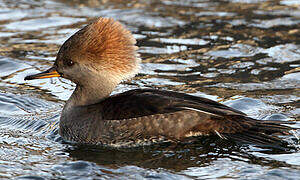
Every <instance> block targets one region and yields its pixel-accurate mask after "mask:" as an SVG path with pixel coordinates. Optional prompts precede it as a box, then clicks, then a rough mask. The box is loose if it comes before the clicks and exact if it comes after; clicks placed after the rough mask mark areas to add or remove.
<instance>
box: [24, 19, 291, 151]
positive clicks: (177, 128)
mask: <svg viewBox="0 0 300 180" xmlns="http://www.w3.org/2000/svg"><path fill="white" fill-rule="evenodd" d="M135 43H136V40H135V39H134V37H133V36H132V34H131V33H130V31H128V30H127V29H125V28H124V27H123V26H122V25H121V24H120V23H119V22H117V21H114V20H113V19H110V18H99V19H97V20H96V21H94V22H93V23H91V24H89V25H87V26H85V27H84V28H83V29H81V30H79V31H78V32H76V33H75V34H74V35H73V36H71V37H70V38H69V39H68V40H67V41H66V42H65V43H64V44H63V45H62V46H61V48H60V50H59V52H58V55H57V58H56V61H55V63H54V65H53V67H51V68H50V69H49V70H47V71H45V72H42V73H39V74H35V75H30V76H27V77H25V80H31V79H42V78H51V77H63V78H66V79H69V80H71V81H72V82H74V83H76V89H75V90H74V92H73V94H72V95H71V97H70V98H69V100H68V101H67V102H66V105H65V106H64V108H63V110H62V114H61V117H60V123H59V134H60V135H61V136H62V138H63V139H64V140H66V141H72V142H77V143H84V144H93V145H107V146H113V147H132V146H141V145H149V144H153V143H160V142H166V141H167V142H178V141H179V142H184V141H187V140H190V139H192V138H196V139H197V138H199V136H210V135H215V136H219V137H220V138H223V139H232V140H234V141H240V142H245V143H254V144H257V145H267V146H281V145H282V143H283V141H282V140H281V139H279V138H277V137H273V136H270V135H269V134H272V133H278V132H279V133H284V134H287V133H288V132H289V131H290V130H291V129H292V128H290V127H287V126H284V125H281V124H280V123H276V122H274V121H263V120H255V119H253V118H250V117H247V116H246V114H244V113H243V112H240V111H238V110H235V109H233V108H230V107H228V106H225V105H223V104H220V103H218V102H215V101H212V100H209V99H206V98H202V97H196V96H192V95H188V94H184V93H178V92H172V91H162V90H156V89H135V90H130V91H127V92H124V93H120V94H116V95H110V94H111V92H112V91H113V90H114V88H115V87H116V86H117V85H118V84H119V83H120V82H121V81H122V80H126V79H129V78H131V77H133V76H134V75H135V74H136V73H137V72H138V70H139V64H140V58H139V54H138V53H137V49H138V48H137V47H136V46H135Z"/></svg>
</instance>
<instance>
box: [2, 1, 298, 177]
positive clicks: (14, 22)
mask: <svg viewBox="0 0 300 180" xmlns="http://www.w3.org/2000/svg"><path fill="white" fill-rule="evenodd" d="M98 16H106V17H112V18H114V19H116V20H119V21H121V22H122V23H123V24H125V25H126V26H127V27H128V28H129V29H130V30H131V31H132V32H133V34H134V36H135V37H136V38H137V40H138V45H139V46H140V50H139V52H140V53H141V56H142V58H143V64H142V70H141V72H140V74H139V75H138V76H137V77H135V78H134V79H133V81H131V82H130V81H128V82H124V83H123V84H121V85H120V86H118V88H117V89H116V91H115V93H117V92H122V91H125V90H128V89H132V88H137V87H152V88H159V89H168V90H174V91H180V92H185V93H189V94H193V95H199V96H204V97H207V98H210V99H213V100H216V101H219V102H222V103H225V104H227V105H229V106H231V107H234V108H237V109H239V110H241V111H243V112H245V113H247V114H249V116H251V117H255V118H259V119H279V120H283V121H296V123H295V124H294V125H292V126H294V127H300V123H299V122H297V120H299V118H300V106H299V99H300V93H299V88H300V63H299V62H300V49H299V47H300V1H299V0H222V1H217V0H213V1H209V0H201V1H197V0H176V1H175V0H174V1H171V0H162V1H156V0H153V1H150V0H140V1H138V0H136V1H129V0H128V1H122V0H113V1H107V0H102V1H101V0H87V1H84V0H45V1H42V0H20V1H10V0H0V178H1V179H7V178H16V179H42V178H45V179H110V178H114V179H143V178H147V179H190V178H197V179H235V178H237V179H273V180H275V179H299V177H300V153H299V152H298V150H290V151H287V152H280V151H276V150H272V149H263V148H258V147H255V146H237V145H233V144H229V143H224V142H219V141H216V142H215V141H213V140H207V141H205V142H202V143H199V144H194V145H188V146H185V147H177V148H169V147H152V148H141V149H135V150H110V149H104V148H95V147H77V146H75V145H73V146H72V145H68V144H64V143H63V142H62V141H61V138H60V137H59V135H58V134H57V128H58V121H59V116H60V111H61V109H62V107H63V105H64V101H65V100H66V99H68V97H69V95H70V94H71V92H72V90H73V88H74V85H73V84H72V83H70V82H69V81H68V80H65V79H58V78H54V79H45V80H39V81H30V82H25V81H24V80H23V79H24V77H25V76H26V75H28V74H31V73H36V72H40V71H42V70H45V69H47V68H48V67H50V66H51V65H52V63H53V61H54V59H55V56H56V53H57V50H58V48H59V46H60V45H61V44H62V43H63V42H64V41H65V40H66V39H67V38H68V37H69V36H70V35H71V34H73V33H74V32H76V31H77V30H78V29H80V28H81V27H83V26H84V25H86V24H87V23H88V22H90V21H91V20H93V19H94V18H96V17H98ZM283 138H285V139H286V140H287V141H290V142H291V143H292V144H297V142H296V140H295V138H293V137H290V136H287V137H283ZM295 146H297V145H295Z"/></svg>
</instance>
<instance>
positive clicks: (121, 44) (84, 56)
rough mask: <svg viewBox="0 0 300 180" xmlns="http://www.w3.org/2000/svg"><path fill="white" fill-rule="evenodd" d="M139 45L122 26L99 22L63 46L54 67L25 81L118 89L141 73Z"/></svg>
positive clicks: (30, 76)
mask: <svg viewBox="0 0 300 180" xmlns="http://www.w3.org/2000/svg"><path fill="white" fill-rule="evenodd" d="M135 43H136V41H135V39H134V37H133V36H132V34H131V33H130V31H128V30H127V29H125V28H124V27H123V26H122V25H121V24H120V23H119V22H117V21H114V20H113V19H110V18H99V19H97V20H96V21H95V22H93V23H91V24H89V25H87V26H85V27H84V28H83V29H81V30H79V31H78V32H76V33H75V34H74V35H73V36H71V37H70V38H69V39H68V40H67V41H66V42H65V43H64V44H63V45H62V46H61V48H60V50H59V52H58V54H57V58H56V60H55V63H54V65H53V67H51V68H50V69H48V70H47V71H45V72H42V73H39V74H34V75H29V76H27V77H25V80H32V79H42V78H51V77H64V78H66V79H69V80H71V81H73V82H74V83H76V84H77V85H81V86H90V85H91V84H93V85H94V84H95V83H110V84H111V86H116V85H117V84H118V83H120V82H121V81H122V80H125V79H128V78H131V77H133V76H134V75H135V74H136V73H137V72H138V70H139V62H140V58H139V56H138V53H137V52H136V50H137V47H136V46H135ZM95 81H97V82H95Z"/></svg>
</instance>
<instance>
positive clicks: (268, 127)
mask: <svg viewBox="0 0 300 180" xmlns="http://www.w3.org/2000/svg"><path fill="white" fill-rule="evenodd" d="M251 121H255V123H254V125H253V126H252V127H251V128H249V129H244V130H243V131H241V132H238V133H233V134H229V133H228V134H223V135H224V136H225V137H226V138H228V139H231V140H233V141H236V142H241V143H246V144H256V145H259V146H265V147H273V148H279V149H283V148H285V147H287V146H288V142H286V141H284V140H282V139H280V138H278V137H276V136H273V135H272V134H284V135H288V134H291V133H290V131H291V130H293V129H294V128H291V127H288V126H286V125H283V124H284V122H274V121H272V122H269V121H262V120H255V119H251Z"/></svg>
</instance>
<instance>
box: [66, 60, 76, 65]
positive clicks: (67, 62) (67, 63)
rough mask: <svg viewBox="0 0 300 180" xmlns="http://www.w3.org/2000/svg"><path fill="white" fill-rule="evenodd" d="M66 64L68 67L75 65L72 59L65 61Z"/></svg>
mask: <svg viewBox="0 0 300 180" xmlns="http://www.w3.org/2000/svg"><path fill="white" fill-rule="evenodd" d="M64 63H65V65H67V66H73V65H74V62H73V61H72V60H71V59H66V60H65V61H64Z"/></svg>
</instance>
